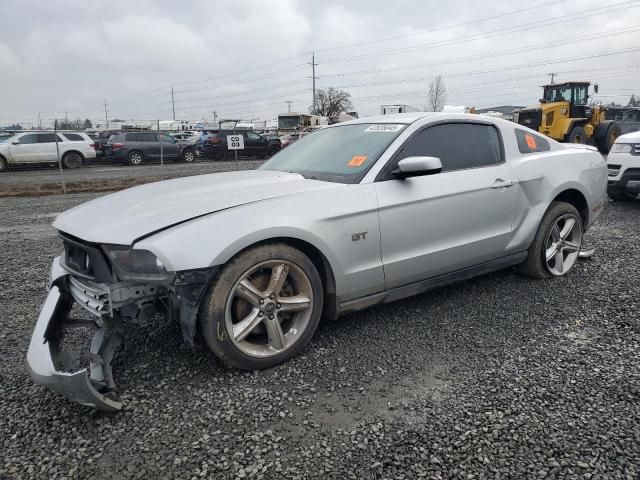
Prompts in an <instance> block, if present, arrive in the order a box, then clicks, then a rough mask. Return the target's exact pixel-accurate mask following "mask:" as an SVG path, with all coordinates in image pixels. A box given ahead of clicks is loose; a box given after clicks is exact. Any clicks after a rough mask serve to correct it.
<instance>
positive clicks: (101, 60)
mask: <svg viewBox="0 0 640 480" xmlns="http://www.w3.org/2000/svg"><path fill="white" fill-rule="evenodd" d="M539 1H540V3H542V4H543V6H537V5H527V6H526V7H524V6H523V7H516V6H515V5H514V4H513V3H512V2H507V1H506V0H505V1H500V2H485V3H478V2H473V1H472V0H462V1H461V2H456V3H453V4H443V3H442V2H436V1H435V0H426V1H424V2H417V1H411V0H395V1H394V2H391V3H390V2H389V1H388V0H385V1H383V0H352V1H350V2H342V1H339V0H326V1H322V2H311V1H302V0H300V1H296V0H274V1H269V2H265V1H262V0H246V1H242V2H211V1H208V0H192V1H191V2H189V3H187V4H181V3H176V2H175V1H170V0H138V1H136V2H131V1H127V0H109V1H106V0H101V1H92V2H86V1H84V0H59V1H57V2H43V1H38V0H20V1H18V0H6V1H5V2H3V19H4V20H5V22H4V23H3V29H2V30H0V68H1V71H2V72H3V74H2V77H1V78H2V80H1V81H2V84H1V85H2V88H0V102H1V104H2V105H3V112H2V113H0V124H2V123H6V122H7V120H8V119H11V121H14V120H15V119H16V118H17V119H22V120H24V121H26V122H34V121H35V120H34V119H35V117H36V116H37V114H38V112H41V113H42V116H43V117H44V118H53V117H55V116H58V117H60V116H62V115H64V114H65V111H67V112H68V115H69V116H71V117H82V118H85V117H89V118H92V119H101V118H103V116H104V105H103V102H104V100H105V99H106V100H107V103H108V109H109V112H110V115H111V116H112V117H113V116H121V117H125V118H131V119H134V118H135V119H155V118H169V116H170V115H171V97H170V85H173V86H174V91H175V100H176V111H177V112H178V115H179V116H180V117H183V118H194V119H196V118H200V117H202V116H211V112H212V111H213V110H214V109H215V110H216V111H217V112H218V114H219V115H223V116H242V117H246V118H256V117H261V118H273V116H274V115H275V114H276V113H278V112H282V111H286V108H287V104H286V103H285V102H286V101H287V100H290V101H292V102H293V108H294V109H295V110H306V109H307V107H308V105H309V104H310V103H311V78H310V77H311V67H310V65H309V62H310V61H311V58H310V52H311V51H312V50H315V51H316V52H317V55H316V61H317V62H318V63H319V66H318V68H317V75H319V77H320V78H319V79H318V81H317V86H318V88H325V87H328V86H345V87H346V88H347V90H348V91H349V92H350V93H351V94H352V96H353V98H354V103H355V105H356V107H357V108H358V110H360V111H361V113H364V114H371V113H376V112H378V111H379V105H380V104H381V103H408V104H411V105H414V106H416V107H421V106H423V105H424V98H425V95H426V91H427V90H428V82H429V78H430V77H432V76H434V75H436V74H442V75H443V76H444V79H445V84H446V85H447V87H448V89H449V102H450V103H455V104H467V105H476V106H490V105H492V104H495V105H499V104H505V103H514V104H518V103H523V104H525V103H532V102H535V100H536V99H537V98H539V94H540V91H539V90H540V89H539V85H540V84H542V83H544V82H545V81H546V80H547V74H548V73H550V72H551V71H553V72H560V76H559V77H558V78H559V79H560V80H571V79H573V78H579V79H587V80H592V81H597V82H598V83H600V91H601V93H602V94H606V95H613V97H607V100H608V101H610V100H612V99H613V100H616V101H622V100H626V99H627V98H628V96H630V93H631V91H632V90H633V88H637V89H638V91H639V92H640V85H637V83H636V79H637V78H638V70H637V69H636V70H634V69H633V68H631V67H633V66H634V65H638V64H639V63H640V53H639V52H632V53H627V54H624V55H608V56H603V57H598V58H595V57H594V58H592V59H583V60H579V58H580V57H583V56H587V55H589V54H593V53H598V52H602V51H609V52H619V51H621V50H623V49H627V48H630V47H633V46H635V45H640V30H635V31H631V30H629V29H633V28H637V26H636V25H635V22H634V19H635V18H636V16H637V13H638V9H636V8H629V7H628V6H627V7H624V6H623V7H618V6H616V4H617V3H618V1H617V0H616V1H615V2H614V3H610V4H606V5H603V4H602V3H601V2H597V1H596V0H582V1H578V0H560V1H556V2H549V1H545V0H539ZM54 3H55V4H54ZM529 7H531V8H532V9H531V10H523V9H526V8H529ZM533 7H535V8H533ZM516 10H519V12H518V13H517V14H515V15H506V16H501V17H498V18H494V19H490V18H489V17H491V16H496V15H502V14H504V13H508V12H514V11H516ZM603 10H604V12H603ZM607 10H610V12H609V13H606V11H607ZM578 12H585V15H587V16H585V17H584V18H576V19H573V20H572V19H570V18H569V19H563V20H561V21H557V22H556V23H553V21H552V20H548V19H549V18H552V17H556V16H559V15H569V14H575V13H578ZM483 19H484V20H483ZM536 22H539V23H536ZM461 24H464V25H461ZM456 25H457V26H456ZM519 25H524V26H525V27H526V26H527V25H529V27H530V28H522V27H518V26H519ZM510 27H518V28H513V31H511V32H509V31H506V32H505V31H504V30H505V29H508V28H510ZM501 31H502V33H501ZM608 31H613V32H614V33H616V32H618V33H617V34H616V35H612V34H608V35H605V36H602V37H600V38H596V37H597V35H600V34H602V33H603V32H608ZM585 32H590V33H589V35H585ZM468 38H470V40H465V39H468ZM571 38H574V39H575V38H578V39H579V41H566V39H571ZM544 43H547V44H549V46H547V47H539V48H530V49H529V50H524V51H521V52H515V53H510V54H509V53H508V51H509V50H517V49H519V48H525V47H532V46H535V45H541V44H544ZM354 44H355V46H354ZM335 46H342V47H343V48H335V49H334V48H331V47H335ZM389 51H391V52H392V53H390V54H385V52H389ZM558 59H565V60H564V61H563V62H557V61H556V62H555V63H554V60H558ZM545 62H546V63H545ZM516 65H522V67H520V68H517V69H514V68H510V67H513V66H516ZM408 67H412V68H408ZM627 67H629V68H627ZM480 72H485V73H480Z"/></svg>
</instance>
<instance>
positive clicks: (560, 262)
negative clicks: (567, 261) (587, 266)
mask: <svg viewBox="0 0 640 480" xmlns="http://www.w3.org/2000/svg"><path fill="white" fill-rule="evenodd" d="M555 268H556V270H557V271H558V273H562V272H563V271H564V255H563V254H562V249H559V250H558V251H557V252H556V259H555Z"/></svg>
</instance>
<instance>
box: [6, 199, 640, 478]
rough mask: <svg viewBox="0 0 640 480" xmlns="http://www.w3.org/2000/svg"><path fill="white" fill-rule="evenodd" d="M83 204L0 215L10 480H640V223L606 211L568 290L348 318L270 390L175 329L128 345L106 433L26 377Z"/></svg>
mask: <svg viewBox="0 0 640 480" xmlns="http://www.w3.org/2000/svg"><path fill="white" fill-rule="evenodd" d="M88 198H91V196H90V195H71V196H67V197H62V196H54V197H41V198H37V199H2V201H1V204H0V205H1V207H0V214H1V215H0V239H1V240H2V245H3V248H2V262H0V282H1V288H0V318H1V319H2V321H1V325H0V358H2V364H3V365H2V369H1V370H0V431H1V432H2V433H3V434H2V438H0V452H1V453H0V477H2V476H7V477H9V478H13V477H15V478H96V479H102V478H104V479H113V478H118V479H120V478H158V479H159V478H185V479H189V478H216V479H218V478H223V479H224V478H265V479H267V478H269V479H271V478H273V479H280V478H287V479H294V478H300V479H302V478H334V479H345V478H354V479H355V478H374V479H382V478H389V479H391V478H393V479H402V478H407V479H410V478H436V479H437V478H456V479H489V478H491V479H496V478H518V479H521V478H527V479H528V478H585V479H589V478H590V479H597V478H601V479H604V478H607V479H608V478H625V479H634V478H638V477H639V476H640V368H639V367H640V356H639V354H640V349H639V346H640V323H639V319H638V309H639V307H640V305H639V302H638V293H639V287H640V276H638V274H637V266H636V264H637V262H638V259H639V258H640V222H639V221H638V219H639V218H640V217H639V215H640V203H634V204H618V203H611V204H609V205H608V207H607V208H606V210H605V212H604V214H603V217H602V218H601V220H600V221H599V223H598V224H597V226H596V227H595V228H594V229H593V230H592V231H591V232H590V233H589V234H588V236H587V238H588V241H589V242H590V243H591V244H593V245H595V246H597V253H596V256H595V257H594V258H593V259H591V260H585V261H581V262H580V264H579V265H578V266H577V267H576V269H575V270H574V272H572V274H571V275H569V276H568V277H567V278H562V279H559V280H553V281H534V280H531V279H527V278H523V277H521V276H519V275H517V274H516V273H515V272H514V271H513V270H506V271H502V272H499V273H496V274H491V275H486V276H483V277H480V278H477V279H474V280H472V281H467V282H464V283H461V284H458V285H455V286H450V287H446V288H442V289H439V290H437V291H434V292H432V293H429V294H425V295H421V296H419V297H415V298H412V299H409V300H405V301H402V302H398V303H395V304H392V305H387V306H382V307H377V308H373V309H370V310H367V311H364V312H360V313H357V314H353V315H349V316H346V317H344V318H341V319H339V320H337V321H335V322H328V323H324V324H322V325H321V326H320V328H319V331H318V332H317V334H316V336H315V338H314V340H313V341H312V342H311V344H310V346H309V347H308V348H307V349H306V350H305V351H304V353H303V354H302V355H301V356H299V357H298V358H296V359H295V360H293V361H291V362H289V363H287V364H285V365H282V366H280V367H278V368H274V369H272V370H270V371H265V372H257V373H242V372H238V371H234V370H231V369H228V368H225V367H224V366H223V365H221V364H220V363H219V362H218V361H217V360H216V359H215V358H214V356H213V355H212V354H210V353H208V352H207V351H206V349H204V348H203V347H201V346H199V347H196V349H195V350H193V351H192V350H190V349H186V348H184V347H183V346H182V345H181V342H180V335H179V332H178V329H177V328H173V327H172V328H168V329H166V330H164V331H162V332H161V333H159V334H157V335H154V336H152V337H151V339H150V341H149V342H148V345H147V348H146V349H145V348H144V347H143V346H141V345H136V344H135V342H132V346H131V348H128V349H127V353H126V354H125V358H124V359H123V361H122V364H121V365H120V366H119V368H118V369H117V370H116V382H117V384H118V385H119V387H120V390H121V392H122V396H123V399H124V401H125V402H126V409H125V410H124V411H122V412H120V413H117V414H104V413H99V412H95V411H92V410H91V409H90V408H86V407H82V406H79V405H76V404H73V403H71V402H68V401H66V400H64V399H62V398H60V397H58V396H56V395H54V394H53V393H50V392H48V391H46V390H45V389H44V388H41V387H39V386H36V385H34V384H32V382H31V380H30V378H29V376H28V374H27V372H26V369H25V365H24V358H25V352H26V349H27V345H28V341H29V338H30V336H31V330H32V327H33V324H34V322H35V319H36V315H37V312H38V307H39V305H40V303H41V302H42V301H43V299H44V297H45V291H44V288H43V283H44V280H45V278H46V276H47V271H48V267H49V262H50V258H51V257H52V256H53V255H55V254H57V252H58V251H59V250H60V244H59V242H58V241H57V239H56V238H55V234H54V232H53V230H52V229H51V228H50V227H49V224H50V222H51V221H52V219H53V216H54V215H55V214H56V213H57V212H60V211H62V210H64V209H67V208H69V207H71V206H73V205H75V204H77V203H79V202H81V201H84V200H86V199H88Z"/></svg>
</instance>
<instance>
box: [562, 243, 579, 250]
mask: <svg viewBox="0 0 640 480" xmlns="http://www.w3.org/2000/svg"><path fill="white" fill-rule="evenodd" d="M562 248H563V250H564V251H565V252H569V253H573V252H577V251H578V250H580V246H579V245H578V244H577V243H576V242H572V241H570V240H567V241H565V242H564V246H563V247H562Z"/></svg>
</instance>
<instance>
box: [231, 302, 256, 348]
mask: <svg viewBox="0 0 640 480" xmlns="http://www.w3.org/2000/svg"><path fill="white" fill-rule="evenodd" d="M259 312H260V310H259V309H258V308H254V309H253V310H251V312H250V313H249V315H247V316H246V317H244V318H243V319H242V320H240V321H239V322H238V323H236V324H235V325H234V326H233V338H234V339H235V340H236V342H241V341H242V340H244V339H245V338H247V335H249V334H250V333H251V332H252V331H253V329H254V328H256V327H257V326H258V325H259V324H260V322H262V318H263V317H261V316H259Z"/></svg>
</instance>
